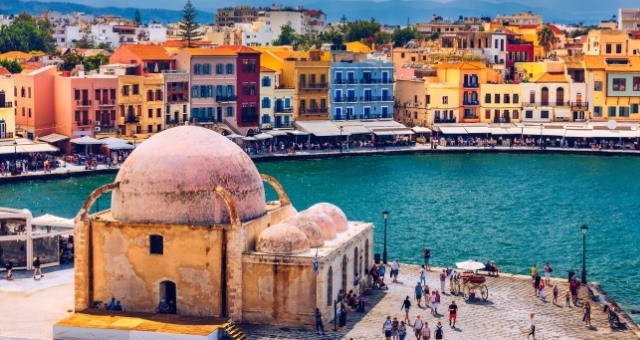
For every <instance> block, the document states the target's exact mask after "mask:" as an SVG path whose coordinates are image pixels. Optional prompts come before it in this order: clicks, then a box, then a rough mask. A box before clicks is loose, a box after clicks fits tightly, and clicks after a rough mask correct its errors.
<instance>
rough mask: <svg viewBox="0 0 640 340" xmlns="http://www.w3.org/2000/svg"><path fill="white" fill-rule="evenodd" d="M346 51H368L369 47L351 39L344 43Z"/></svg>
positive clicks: (369, 50)
mask: <svg viewBox="0 0 640 340" xmlns="http://www.w3.org/2000/svg"><path fill="white" fill-rule="evenodd" d="M344 45H345V46H346V47H347V51H349V52H353V53H370V52H371V48H370V47H369V46H367V45H365V44H364V43H362V42H360V41H352V42H348V43H345V44H344Z"/></svg>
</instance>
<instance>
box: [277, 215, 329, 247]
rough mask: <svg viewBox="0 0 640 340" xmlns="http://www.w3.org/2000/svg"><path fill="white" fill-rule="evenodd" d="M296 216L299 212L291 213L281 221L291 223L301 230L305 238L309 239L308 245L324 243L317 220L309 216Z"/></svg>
mask: <svg viewBox="0 0 640 340" xmlns="http://www.w3.org/2000/svg"><path fill="white" fill-rule="evenodd" d="M298 216H299V214H296V215H293V216H291V217H289V218H287V219H286V220H284V221H282V222H283V223H288V224H292V225H294V226H296V228H298V229H299V230H300V231H302V232H303V233H304V235H305V236H306V237H307V240H309V246H310V247H312V248H314V247H322V245H323V244H324V237H323V235H322V230H321V229H320V226H319V225H318V222H317V221H316V220H313V219H310V218H302V219H298Z"/></svg>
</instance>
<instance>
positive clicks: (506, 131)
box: [489, 126, 521, 136]
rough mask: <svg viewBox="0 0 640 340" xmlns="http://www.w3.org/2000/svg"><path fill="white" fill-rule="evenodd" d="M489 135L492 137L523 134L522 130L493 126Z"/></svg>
mask: <svg viewBox="0 0 640 340" xmlns="http://www.w3.org/2000/svg"><path fill="white" fill-rule="evenodd" d="M489 131H490V132H489V133H491V134H492V135H496V136H497V135H519V134H520V132H521V129H520V128H517V127H496V126H492V127H490V128H489Z"/></svg>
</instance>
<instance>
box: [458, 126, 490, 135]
mask: <svg viewBox="0 0 640 340" xmlns="http://www.w3.org/2000/svg"><path fill="white" fill-rule="evenodd" d="M464 129H465V130H467V133H483V134H487V133H491V130H489V127H488V126H465V127H464Z"/></svg>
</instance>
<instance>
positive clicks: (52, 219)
mask: <svg viewBox="0 0 640 340" xmlns="http://www.w3.org/2000/svg"><path fill="white" fill-rule="evenodd" d="M31 224H32V225H39V226H51V227H61V228H71V229H73V226H74V222H73V220H72V219H70V218H64V217H60V216H55V215H51V214H44V215H42V216H38V217H34V218H33V219H32V220H31Z"/></svg>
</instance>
